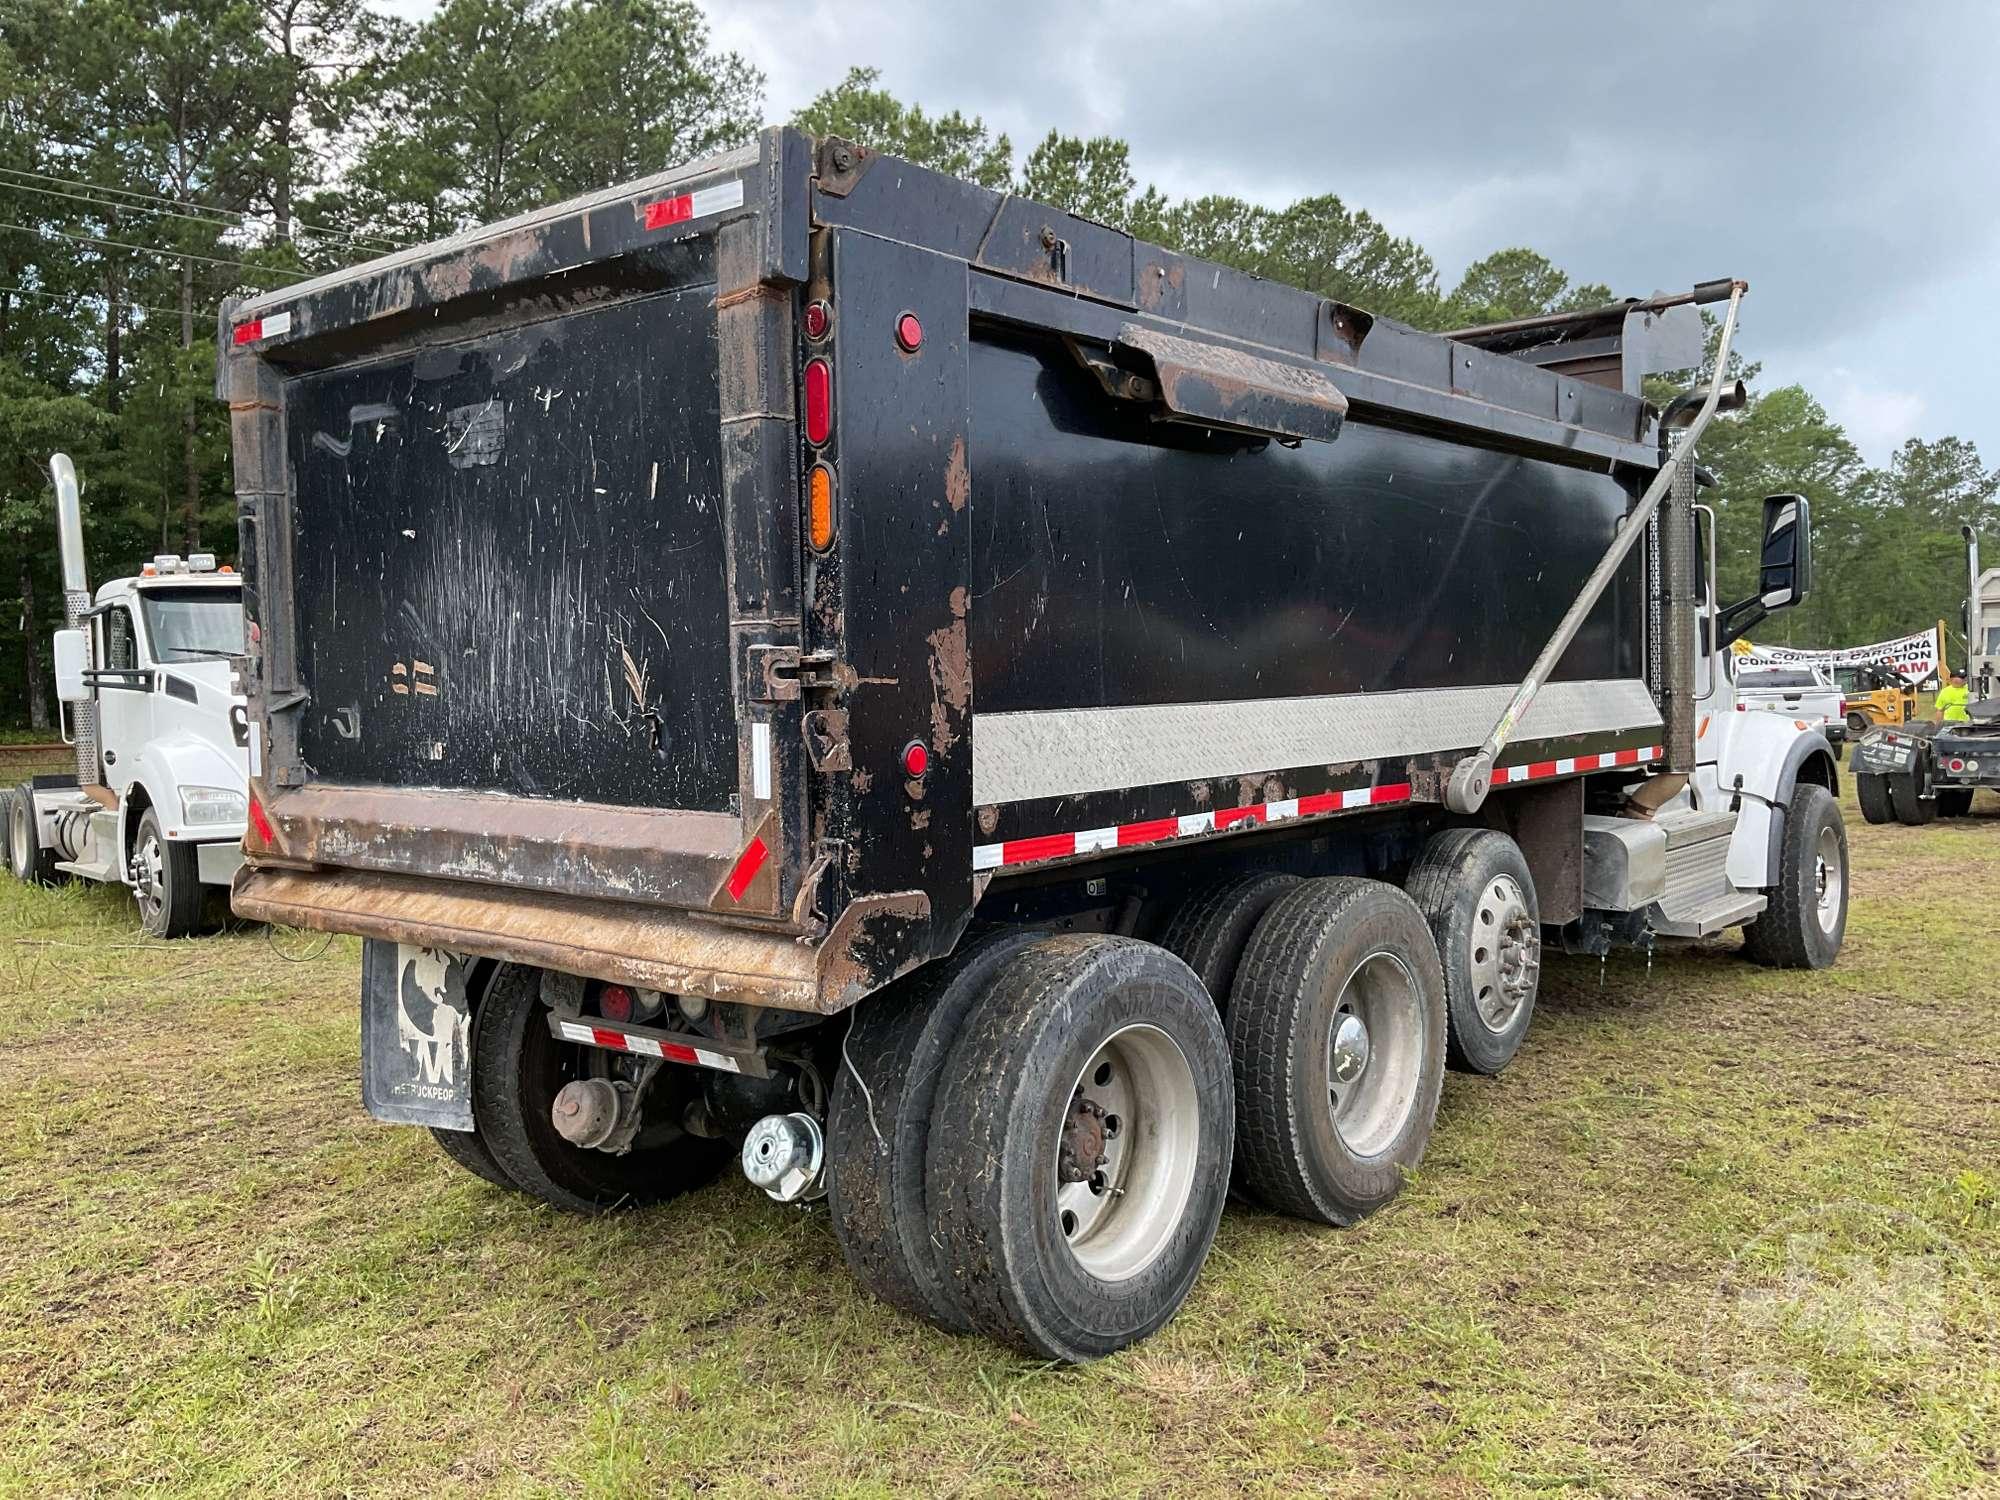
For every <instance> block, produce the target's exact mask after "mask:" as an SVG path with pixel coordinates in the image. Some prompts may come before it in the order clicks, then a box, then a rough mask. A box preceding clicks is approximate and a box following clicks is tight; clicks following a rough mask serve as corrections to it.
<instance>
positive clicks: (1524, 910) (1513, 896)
mask: <svg viewBox="0 0 2000 1500" xmlns="http://www.w3.org/2000/svg"><path fill="white" fill-rule="evenodd" d="M1467 941H1468V943H1469V946H1470V953H1469V957H1470V959H1471V969H1472V1006H1473V1009H1474V1010H1476V1011H1477V1012H1478V1013H1479V1019H1480V1020H1481V1021H1483V1022H1484V1023H1485V1024H1486V1025H1487V1027H1488V1028H1489V1029H1491V1030H1493V1031H1495V1032H1500V1031H1505V1030H1506V1029H1507V1028H1508V1027H1509V1026H1511V1025H1512V1024H1513V1023H1514V1019H1515V1017H1517V1016H1518V1015H1520V1013H1521V1008H1522V1007H1523V1006H1524V1005H1526V1004H1528V1002H1529V1001H1531V1000H1532V999H1533V998H1534V994H1535V986H1536V983H1537V981H1538V980H1539V979H1540V977H1541V971H1542V930H1541V926H1540V924H1539V923H1537V922H1536V921H1535V917H1534V914H1533V913H1532V912H1531V911H1530V910H1529V909H1528V898H1527V895H1526V893H1525V892H1524V891H1522V889H1521V887H1520V884H1519V883H1518V882H1517V881H1516V880H1515V879H1514V877H1513V876H1511V875H1498V876H1495V877H1494V879H1493V880H1492V881H1491V882H1490V883H1489V884H1488V885H1487V887H1486V889H1485V890H1484V891H1482V892H1480V895H1479V904H1478V906H1477V908H1475V910H1474V911H1473V914H1472V931H1471V935H1470V937H1469V938H1468V940H1467Z"/></svg>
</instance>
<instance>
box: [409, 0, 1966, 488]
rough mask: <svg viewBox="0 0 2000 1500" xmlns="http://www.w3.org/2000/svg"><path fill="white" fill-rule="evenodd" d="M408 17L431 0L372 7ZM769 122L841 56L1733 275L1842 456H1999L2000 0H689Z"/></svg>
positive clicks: (932, 106)
mask: <svg viewBox="0 0 2000 1500" xmlns="http://www.w3.org/2000/svg"><path fill="white" fill-rule="evenodd" d="M384 8H386V9H392V10H396V11H398V12H401V13H403V14H406V15H410V14H423V13H426V12H428V11H429V10H430V9H432V8H433V7H432V5H431V4H429V3H426V0H384ZM707 9H708V13H709V16H710V18H711V22H712V24H713V27H714V30H715V39H716V41H717V43H718V44H720V45H722V46H725V47H728V48H732V49H734V50H736V51H738V52H741V53H742V54H744V55H745V56H746V57H747V58H749V59H750V60H751V61H752V62H753V63H755V64H756V65H757V66H758V67H759V68H761V69H762V70H763V72H764V75H765V77H766V79H767V80H768V88H767V95H766V99H767V112H768V114H769V116H770V118H772V119H782V118H785V117H787V116H788V115H789V114H790V113H791V112H792V111H793V110H794V109H796V108H797V107H798V106H799V105H800V104H801V103H803V102H804V101H805V100H806V99H808V98H810V97H811V96H812V95H813V94H815V93H817V92H818V91H819V90H820V89H822V88H824V87H826V86H828V85H829V84H830V83H832V82H834V81H836V80H838V79H839V78H840V77H841V76H842V75H843V74H844V73H845V72H846V71H847V69H848V68H849V67H852V66H861V65H865V66H872V67H878V68H880V69H881V70H882V81H883V84H884V86H885V87H887V88H888V89H889V90H891V91H892V92H893V93H895V94H896V95H897V96H899V97H901V98H903V99H907V100H914V101H916V102H918V103H921V104H922V105H924V107H925V108H926V109H928V110H932V111H940V110H948V109H952V108H958V109H962V110H965V111H966V112H968V113H976V114H980V115H983V116H984V117H985V118H986V120H987V122H988V123H989V124H990V125H993V126H995V127H997V128H999V129H1004V130H1005V131H1007V132H1008V133H1009V134H1010V135H1011V136H1012V137H1013V140H1014V144H1015V148H1016V154H1017V159H1018V157H1019V156H1020V155H1024V154H1025V152H1026V150H1027V149H1028V148H1029V147H1031V146H1032V145H1033V143H1034V141H1035V140H1037V139H1039V137H1040V136H1041V135H1042V134H1043V133H1045V132H1046V131H1047V130H1049V129H1050V128H1051V127H1054V128H1056V129H1060V130H1063V131H1065V132H1068V133H1070V134H1078V135H1093V134H1112V135H1117V136H1121V137H1123V138H1124V139H1125V140H1127V141H1129V142H1130V143H1131V146H1132V156H1133V163H1134V166H1135V168H1136V170H1137V172H1138V175H1139V177H1140V179H1141V181H1142V182H1144V181H1151V182H1154V183H1156V184H1158V185H1159V186H1160V188H1161V189H1163V190H1164V191H1166V192H1167V193H1169V194H1171V195H1175V196H1186V195H1192V194H1197V193H1205V192H1227V193H1235V194H1238V195H1240V196H1243V197H1246V198H1251V199H1255V200H1257V201H1260V202H1265V203H1270V204H1274V205H1275V204H1282V203H1284V202H1286V201H1287V200H1289V199H1291V198H1294V197H1297V196H1300V195H1303V194H1308V193H1322V192H1334V193H1338V194H1339V195H1340V196H1341V197H1342V198H1344V199H1345V200H1346V201H1347V202H1348V203H1349V204H1350V205H1353V206H1357V207H1362V208H1366V209H1368V210H1369V211H1370V212H1372V213H1374V214H1375V215H1376V217H1377V218H1379V219H1381V220H1382V221H1383V222H1384V223H1386V224H1387V225H1388V226H1389V227H1390V228H1391V229H1392V230H1394V231H1396V232H1398V233H1402V234H1408V235H1412V236H1414V237H1415V238H1416V239H1417V240H1419V241H1420V242H1421V243H1422V244H1423V245H1424V246H1425V247H1426V248H1427V249H1428V250H1429V251H1430V252H1431V254H1432V255H1433V256H1435V257H1436V258H1437V261H1438V264H1439V268H1440V271H1441V272H1442V274H1443V276H1444V278H1445V281H1446V284H1447V285H1449V284H1450V282H1451V281H1452V280H1453V279H1455V278H1456V277H1457V275H1458V273H1459V272H1460V271H1462V270H1463V269H1464V268H1465V266H1466V265H1467V264H1468V263H1470V262H1471V261H1473V260H1476V259H1478V258H1479V257H1480V256H1482V255H1484V254H1486V253H1487V252H1489V251H1491V250H1496V249H1499V248H1501V247H1503V246H1508V245H1530V246H1533V247H1534V248H1535V249H1538V250H1540V251H1542V252H1543V253H1545V254H1547V255H1548V256H1550V257H1551V258H1552V259H1554V260H1555V261H1556V262H1557V264H1559V265H1561V266H1562V267H1563V268H1564V269H1565V270H1567V271H1569V272H1570V273H1571V275H1572V276H1573V277H1574V278H1576V279H1577V280H1580V281H1603V282H1608V283H1609V284H1610V285H1611V286H1612V287H1613V288H1614V289H1615V290H1616V291H1617V292H1618V293H1619V294H1620V295H1627V294H1641V293H1645V292H1649V291H1652V290H1654V289H1656V288H1673V287H1685V286H1688V285H1690V284H1691V283H1693V282H1695V281H1701V280H1706V279H1708V278H1710V277H1715V276H1730V275H1733V276H1741V277H1744V278H1746V279H1748V280H1749V282H1750V284H1751V295H1750V297H1749V299H1748V300H1747V301H1746V302H1745V304H1744V318H1743V329H1742V333H1741V347H1742V348H1743V349H1744V351H1745V352H1746V354H1748V355H1749V357H1751V358H1753V359H1758V360H1762V361H1763V364H1764V375H1763V379H1762V381H1761V382H1760V383H1761V384H1763V385H1765V386H1770V385H1773V384H1782V383H1785V382H1789V381H1795V380H1796V381H1800V382H1802V383H1804V384H1805V385H1806V386H1808V387H1809V388H1810V389H1811V390H1812V391H1813V392H1814V393H1815V394H1816V395H1818V396H1819V397H1820V399H1821V400H1822V401H1824V402H1825V403H1826V405H1827V406H1828V407H1829V408H1830V409H1831V411H1832V412H1833V415H1834V416H1835V417H1836V418H1837V419H1838V420H1839V421H1841V422H1842V423H1843V424H1844V425H1845V426H1846V427H1847V430H1848V432H1849V433H1850V434H1851V435H1852V437H1853V438H1854V439H1855V441H1856V442H1857V443H1858V444H1859V445H1860V447H1861V448H1862V450H1863V452H1864V453H1866V454H1867V456H1868V457H1869V458H1870V459H1872V460H1875V461H1878V462H1879V461H1881V460H1883V459H1885V458H1886V457H1887V456H1888V454H1889V453H1890V452H1891V451H1892V450H1893V449H1894V447H1895V446H1896V445H1897V444H1898V443H1900V442H1901V441H1902V440H1903V439H1904V438H1906V437H1912V436H1918V437H1938V436H1942V435H1944V434H1947V433H1957V434H1959V435H1961V436H1964V437H1968V438H1971V439H1973V440H1974V441H1976V442H1977V443H1978V444H1979V447H1980V451H1981V453H1982V454H1983V455H1984V457H1985V458H1986V460H1987V462H1988V464H1989V465H1992V464H2000V410H1997V409H1996V405H1997V404H1996V401H1995V398H1994V395H1993V394H1992V387H1993V386H1994V385H1995V383H1996V382H1995V381H1994V380H1993V379H1992V378H1991V376H1990V375H1989V372H1988V371H1987V370H1986V369H1985V368H1984V367H1983V366H1982V365H1981V364H1980V360H1981V359H1982V358H1983V357H1984V352H1985V351H1989V350H1991V349H1993V347H1994V345H1995V343H1996V338H1995V335H1996V334H2000V312H1996V308H2000V255H1996V251H2000V192H1996V187H2000V170H1996V168H2000V85H1997V84H1996V74H2000V4H1995V3H1993V0H1904V3H1900V4H1882V3H1880V0H1876V3H1867V4H1864V3H1860V0H1812V3H1797V4H1788V3H1781V0H1729V3H1697V0H1681V3H1678V4H1660V3H1658V0H1655V3H1652V4H1648V5H1643V6H1641V5H1636V4H1627V3H1623V0H1594V3H1590V4H1582V3H1578V4H1570V5H1556V4H1552V3H1551V4H1531V3H1526V0H1522V3H1512V4H1509V3H1499V0H1432V3H1408V0H1405V3H1401V4H1394V5H1385V4H1367V3H1360V0H1319V3H1312V0H1297V3H1281V0H1234V3H1222V4H1218V3H1215V0H1207V3H1197V0H1146V3H1144V4H1128V3H1103V4H1098V5H1080V4H1077V3H1075V0H1070V3H1066V4H1063V3H1045V0H1005V3H1001V4H965V5H959V4H947V3H942V0H933V3H930V4H924V3H918V0H839V3H833V0H734V3H724V0H710V3H709V4H708V6H707Z"/></svg>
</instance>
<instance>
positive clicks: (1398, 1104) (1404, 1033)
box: [1326, 953, 1425, 1157]
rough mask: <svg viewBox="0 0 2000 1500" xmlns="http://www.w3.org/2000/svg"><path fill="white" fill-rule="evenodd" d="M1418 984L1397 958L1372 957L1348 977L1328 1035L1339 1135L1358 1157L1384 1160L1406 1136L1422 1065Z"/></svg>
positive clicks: (1330, 1086)
mask: <svg viewBox="0 0 2000 1500" xmlns="http://www.w3.org/2000/svg"><path fill="white" fill-rule="evenodd" d="M1424 1028H1425V1021H1424V1008H1423V1005H1422V1004H1421V1003H1420V1001H1419V1000H1418V998H1417V982H1416V979H1415V978H1414V977H1413V976H1412V975H1411V973H1410V971H1409V970H1408V969H1407V968H1405V967H1404V965H1403V961H1402V959H1400V958H1398V957H1397V956H1396V955H1395V954H1393V953H1371V954H1370V955H1369V956H1368V957H1367V958H1364V959H1363V960H1362V961H1361V962H1360V964H1358V965H1357V966H1356V967H1355V970H1354V972H1353V973H1352V974H1351V975H1349V976H1348V980H1347V984H1346V986H1345V987H1344V988H1343V989H1342V990H1341V992H1340V999H1339V1001H1338V1002H1337V1003H1336V1004H1335V1006H1334V1014H1333V1024H1332V1026H1330V1027H1329V1028H1328V1030H1327V1039H1326V1076H1327V1093H1328V1096H1329V1102H1330V1103H1331V1105H1332V1108H1333V1128H1334V1133H1335V1134H1337V1135H1338V1136H1339V1137H1340V1141H1341V1144H1342V1145H1344V1146H1346V1147H1347V1149H1348V1150H1349V1151H1352V1152H1353V1153H1354V1154H1355V1155H1356V1156H1363V1157H1367V1156H1379V1155H1381V1154H1382V1152H1384V1151H1386V1150H1388V1149H1389V1147H1390V1146H1391V1145H1392V1144H1393V1143H1394V1142H1395V1139H1396V1137H1397V1136H1398V1135H1400V1134H1401V1133H1402V1129H1403V1125H1404V1122H1405V1121H1406V1120H1407V1119H1408V1118H1409V1115H1410V1111H1411V1109H1413V1108H1414V1107H1415V1105H1416V1102H1417V1082H1418V1079H1419V1077H1420V1075H1421V1074H1422V1073H1423V1065H1424Z"/></svg>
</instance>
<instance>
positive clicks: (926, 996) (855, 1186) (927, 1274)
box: [826, 928, 1045, 1333]
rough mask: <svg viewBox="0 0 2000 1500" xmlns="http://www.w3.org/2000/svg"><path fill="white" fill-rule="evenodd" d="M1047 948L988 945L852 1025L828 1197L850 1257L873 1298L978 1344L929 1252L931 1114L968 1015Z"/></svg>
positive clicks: (883, 997)
mask: <svg viewBox="0 0 2000 1500" xmlns="http://www.w3.org/2000/svg"><path fill="white" fill-rule="evenodd" d="M1044 936H1045V934H1044V933H1042V932H1041V931H1039V930H1037V929H1030V928H1001V929H998V930H996V931H991V932H988V933H985V934H983V935H981V936H979V937H976V938H974V939H972V940H971V941H970V942H969V943H967V944H965V945H963V946H961V947H960V948H959V950H958V951H957V952H956V953H954V954H952V955H951V956H950V957H949V958H945V959H941V960H939V961H938V962H937V963H934V964H931V965H929V966H928V967H926V968H923V969H919V970H918V971H917V972H916V973H915V974H912V975H910V976H909V977H908V978H906V979H902V980H899V981H898V982H896V983H895V984H892V985H890V986H889V987H888V988H887V989H885V990H883V991H882V992H881V993H879V994H877V995H873V996H870V997H869V998H868V999H867V1000H865V1001H864V1002H862V1004H861V1005H860V1006H859V1007H858V1008H857V1009H856V1010H855V1012H854V1014H853V1019H852V1021H851V1022H850V1023H849V1024H850V1029H849V1031H848V1033H847V1038H846V1044H845V1050H846V1057H845V1058H843V1060H842V1062H841V1066H840V1072H839V1074H838V1075H837V1076H836V1078H835V1080H834V1085H833V1100H832V1107H831V1108H830V1109H829V1110H828V1112H827V1128H826V1149H827V1171H828V1193H827V1197H828V1202H829V1205H830V1207H831V1208H832V1211H833V1234H834V1238H835V1239H836V1240H837V1241H839V1243H840V1253H841V1256H842V1257H843V1258H844V1259H845V1260H846V1261H847V1268H848V1270H850V1271H851V1272H853V1274H854V1279H855V1280H856V1281H858V1282H860V1283H861V1285H862V1286H863V1287H864V1288H865V1289H866V1290H868V1291H869V1292H872V1293H873V1294H874V1295H875V1296H877V1297H879V1298H880V1299H881V1300H882V1301H884V1302H886V1303H888V1304H889V1305H890V1306H891V1307H896V1308H900V1309H902V1310H903V1311H904V1312H906V1313H909V1314H911V1315H913V1316H915V1317H919V1318H924V1319H926V1320H928V1321H929V1322H931V1323H934V1324H936V1325H937V1326H938V1327H940V1328H943V1329H946V1330H948V1331H950V1332H953V1333H969V1332H971V1331H972V1319H971V1318H970V1317H969V1316H968V1315H967V1313H966V1311H965V1309H964V1308H963V1307H962V1306H960V1305H959V1302H958V1298H957V1296H956V1295H955V1294H954V1291H953V1288H952V1284H951V1282H950V1281H949V1280H948V1279H947V1277H946V1276H945V1274H944V1271H943V1269H942V1268H941V1267H940V1266H939V1264H938V1256H937V1248H936V1246H934V1245H933V1244H932V1243H931V1234H930V1216H929V1209H928V1207H927V1205H926V1203H925V1198H924V1160H925V1157H926V1155H927V1153H928V1151H929V1148H930V1135H931V1114H932V1110H933V1108H934V1106H935V1105H936V1103H937V1097H938V1086H939V1083H940V1082H941V1081H942V1079H943V1076H944V1066H945V1059H946V1057H947V1056H948V1055H949V1054H950V1052H951V1049H952V1044H953V1043H954V1042H956V1041H957V1040H958V1036H959V1032H960V1030H961V1029H962V1028H963V1027H964V1025H965V1017H966V1012H968V1011H969V1010H971V1009H972V1006H973V1004H974V1003H975V1002H976V1001H977V1000H978V999H979V998H980V996H981V995H983V994H984V993H985V991H986V989H987V986H988V985H989V984H990V983H991V981H992V979H993V976H994V974H995V973H996V972H998V970H999V969H1000V968H1001V967H1002V966H1003V965H1004V964H1005V963H1006V962H1007V960H1008V959H1009V958H1010V957H1012V955H1013V954H1015V953H1016V952H1018V951H1019V950H1020V949H1021V948H1022V947H1024V946H1026V945H1027V944H1029V943H1033V942H1036V941H1039V940H1040V939H1041V938H1042V937H1044ZM848 1059H851V1060H852V1061H851V1062H849V1061H848ZM857 1075H858V1077H857ZM878 1131H879V1132H880V1135H879V1137H878V1135H877V1132H878Z"/></svg>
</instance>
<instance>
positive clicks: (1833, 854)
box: [1813, 825, 1847, 934]
mask: <svg viewBox="0 0 2000 1500" xmlns="http://www.w3.org/2000/svg"><path fill="white" fill-rule="evenodd" d="M1846 886H1847V874H1846V871H1845V869H1844V868H1843V862H1842V860H1841V858H1840V835H1839V834H1838V833H1836V832H1835V831H1834V830H1833V828H1832V826H1831V825H1829V826H1827V827H1825V828H1822V829H1820V831H1819V838H1818V840H1817V841H1816V842H1815V844H1814V846H1813V895H1814V905H1815V908H1816V910H1817V912H1818V915H1819V928H1820V931H1821V932H1825V933H1829V934H1830V933H1832V931H1833V929H1834V926H1835V925H1836V924H1837V923H1838V922H1839V921H1840V898H1841V893H1842V892H1843V891H1844V890H1845V889H1846Z"/></svg>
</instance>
